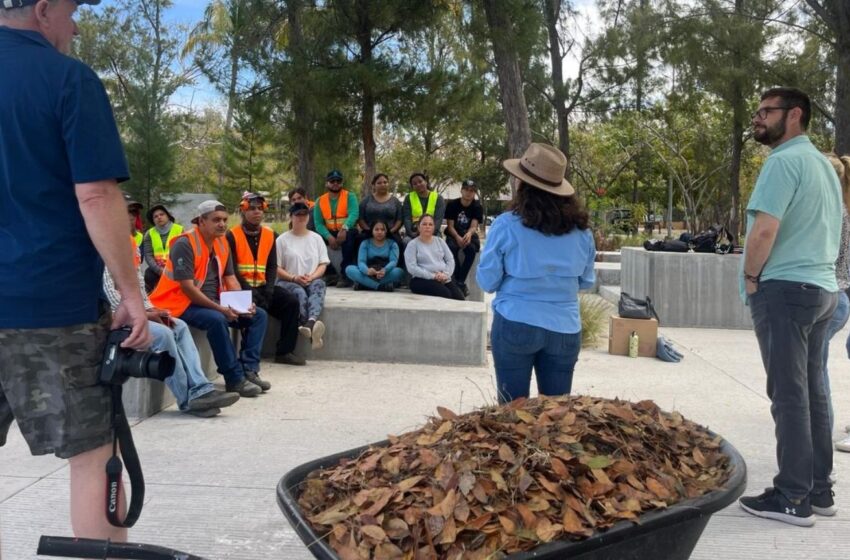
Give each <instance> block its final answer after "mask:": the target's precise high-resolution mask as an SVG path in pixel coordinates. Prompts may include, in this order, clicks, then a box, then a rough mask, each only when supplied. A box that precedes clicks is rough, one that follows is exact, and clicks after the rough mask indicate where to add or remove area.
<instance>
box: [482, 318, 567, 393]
mask: <svg viewBox="0 0 850 560" xmlns="http://www.w3.org/2000/svg"><path fill="white" fill-rule="evenodd" d="M490 338H491V343H492V347H493V362H494V363H495V366H496V389H497V390H498V393H499V395H498V396H499V402H500V403H506V402H510V401H512V400H514V399H518V398H520V397H527V396H528V391H529V387H530V385H531V369H532V368H534V373H535V375H536V376H537V391H538V393H540V394H541V395H547V396H558V395H566V394H569V392H570V390H571V389H572V384H573V370H574V369H575V365H576V361H577V360H578V354H579V351H580V350H581V332H578V333H569V334H565V333H558V332H554V331H550V330H547V329H543V328H540V327H534V326H531V325H528V324H526V323H519V322H517V321H509V320H508V319H505V318H504V317H502V316H501V315H500V314H498V313H495V312H494V313H493V327H492V329H491V332H490Z"/></svg>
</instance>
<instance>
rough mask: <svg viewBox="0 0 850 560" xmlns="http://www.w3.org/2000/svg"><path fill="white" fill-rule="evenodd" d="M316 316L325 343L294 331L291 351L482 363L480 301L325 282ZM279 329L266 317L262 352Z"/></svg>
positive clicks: (268, 351)
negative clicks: (320, 345)
mask: <svg viewBox="0 0 850 560" xmlns="http://www.w3.org/2000/svg"><path fill="white" fill-rule="evenodd" d="M321 320H322V321H323V322H324V323H325V325H326V327H327V330H326V332H325V336H324V340H325V345H324V347H323V348H321V349H319V350H312V349H311V348H310V344H309V341H308V340H307V339H306V338H303V337H299V341H298V346H297V347H296V353H297V354H298V355H300V356H304V357H305V358H306V359H307V360H312V359H315V360H339V361H346V362H350V361H358V362H379V363H387V362H390V363H393V362H395V363H426V362H427V363H429V364H439V365H455V366H480V365H483V364H484V363H486V343H487V330H486V329H487V307H486V305H485V304H484V302H481V301H455V300H450V299H444V298H438V297H430V296H421V295H417V294H412V293H410V292H409V291H407V290H397V291H395V292H392V293H386V292H371V291H364V290H361V291H356V292H355V291H354V290H352V289H350V288H328V291H327V294H326V296H325V308H324V311H323V312H322V316H321ZM279 329H280V325H279V323H278V322H277V321H276V320H274V319H273V318H271V317H270V318H269V329H268V331H267V332H266V339H265V341H264V343H263V356H264V357H273V356H274V350H275V343H276V341H277V338H278V333H279V332H280V331H279Z"/></svg>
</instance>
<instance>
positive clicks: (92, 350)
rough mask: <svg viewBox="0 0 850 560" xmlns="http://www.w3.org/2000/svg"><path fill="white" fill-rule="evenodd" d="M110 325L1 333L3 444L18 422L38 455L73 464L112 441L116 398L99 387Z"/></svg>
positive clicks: (103, 319) (0, 425)
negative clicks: (76, 457)
mask: <svg viewBox="0 0 850 560" xmlns="http://www.w3.org/2000/svg"><path fill="white" fill-rule="evenodd" d="M109 321H110V315H109V313H106V314H104V315H103V316H102V317H101V318H100V320H99V321H98V322H97V323H86V324H82V325H74V326H70V327H57V328H47V329H0V445H5V443H6V436H7V435H8V432H9V427H10V426H11V424H12V421H13V420H16V421H17V422H18V427H19V428H20V430H21V434H23V436H24V439H25V440H26V441H27V444H29V447H30V451H31V452H32V454H33V455H46V454H48V453H54V454H55V455H56V456H57V457H61V458H63V459H67V458H68V457H73V456H74V455H79V454H80V453H83V452H84V451H89V450H92V449H96V448H98V447H100V446H102V445H104V444H106V443H109V442H111V441H112V432H111V427H112V426H111V411H112V396H111V393H110V390H109V388H108V387H104V386H102V385H98V383H97V373H98V366H99V365H100V358H101V353H102V352H103V345H104V343H105V342H106V334H107V332H108V328H109Z"/></svg>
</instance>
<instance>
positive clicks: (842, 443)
mask: <svg viewBox="0 0 850 560" xmlns="http://www.w3.org/2000/svg"><path fill="white" fill-rule="evenodd" d="M835 448H836V449H837V450H838V451H844V452H845V453H850V436H847V437H846V438H844V439H841V440H838V441H836V442H835Z"/></svg>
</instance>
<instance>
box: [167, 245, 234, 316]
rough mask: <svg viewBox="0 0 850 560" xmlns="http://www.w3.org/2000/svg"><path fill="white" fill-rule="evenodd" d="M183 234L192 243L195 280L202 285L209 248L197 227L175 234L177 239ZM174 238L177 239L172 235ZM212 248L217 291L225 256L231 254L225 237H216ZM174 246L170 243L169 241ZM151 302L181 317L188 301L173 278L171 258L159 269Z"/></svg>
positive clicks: (208, 257)
mask: <svg viewBox="0 0 850 560" xmlns="http://www.w3.org/2000/svg"><path fill="white" fill-rule="evenodd" d="M181 237H185V238H187V239H188V240H189V245H190V246H191V247H192V253H193V254H194V273H195V277H194V280H193V281H194V283H195V286H196V287H198V288H200V287H201V286H203V285H204V280H206V278H207V267H208V265H209V262H210V251H209V248H208V247H207V244H206V243H204V241H203V239H201V236H200V234H198V232H197V230H194V229H193V230H191V231H188V232H186V233H183V234H181V235H179V236H178V237H177V239H180V238H181ZM175 242H176V239H175ZM212 244H213V249H214V250H215V260H216V265H217V266H218V292H219V294H221V288H222V286H223V285H224V268H225V266H227V259H228V257H229V256H230V249H229V248H228V245H227V241H225V240H224V237H216V238H215V239H214V240H213V243H212ZM172 246H173V243H172ZM150 300H151V303H153V304H154V306H156V307H159V308H161V309H167V310H168V311H170V312H171V314H172V315H173V316H175V317H180V315H182V314H183V312H184V311H186V308H187V307H189V304H190V303H191V301H190V300H189V296H187V295H186V294H185V293H183V288H181V287H180V282H179V281H177V280H175V279H174V263H173V262H172V259H170V258H169V259H168V260H167V261H166V263H165V268H164V269H163V271H162V276H160V277H159V282H158V283H157V285H156V288H154V291H153V292H152V293H151V294H150Z"/></svg>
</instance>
